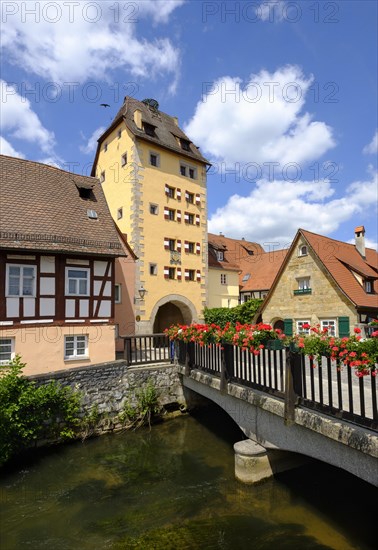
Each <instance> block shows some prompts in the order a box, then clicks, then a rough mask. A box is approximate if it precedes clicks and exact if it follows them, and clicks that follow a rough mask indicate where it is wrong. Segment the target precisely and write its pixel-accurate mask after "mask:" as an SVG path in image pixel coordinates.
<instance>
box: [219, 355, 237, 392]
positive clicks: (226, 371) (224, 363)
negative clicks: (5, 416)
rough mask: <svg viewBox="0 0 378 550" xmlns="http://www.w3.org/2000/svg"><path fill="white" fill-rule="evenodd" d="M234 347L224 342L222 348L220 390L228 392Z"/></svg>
mask: <svg viewBox="0 0 378 550" xmlns="http://www.w3.org/2000/svg"><path fill="white" fill-rule="evenodd" d="M233 351H234V348H233V347H232V346H231V345H230V344H224V345H223V348H222V349H221V373H220V375H221V376H220V388H219V389H220V391H221V393H227V384H228V382H229V380H230V379H231V372H232V362H233Z"/></svg>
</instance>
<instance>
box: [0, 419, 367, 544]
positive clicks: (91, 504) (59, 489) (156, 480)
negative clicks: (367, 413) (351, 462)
mask: <svg viewBox="0 0 378 550" xmlns="http://www.w3.org/2000/svg"><path fill="white" fill-rule="evenodd" d="M242 438H243V437H242V434H241V432H240V431H239V429H238V428H236V427H235V425H234V424H233V423H231V422H230V420H229V418H228V417H227V416H224V415H221V414H219V410H217V411H216V414H214V413H212V412H211V411H207V412H205V413H202V415H201V414H199V415H198V414H197V415H196V417H192V416H187V415H183V416H181V417H179V418H176V419H173V420H170V421H167V422H164V423H162V424H158V425H155V426H154V427H153V428H152V430H151V431H149V430H148V429H142V430H139V431H137V432H125V433H121V434H115V435H109V436H102V437H99V438H95V439H90V440H86V441H85V442H83V443H82V442H76V443H71V444H67V445H63V446H60V447H56V448H54V449H51V450H48V451H39V452H38V453H37V454H36V455H34V456H33V457H31V458H29V459H28V461H27V462H25V461H24V462H23V463H22V464H18V465H17V464H13V465H12V468H8V469H7V470H6V471H3V472H2V474H1V477H0V498H1V515H0V529H1V531H0V533H1V534H0V548H1V550H25V549H30V550H40V549H48V550H76V549H77V550H87V549H88V550H89V549H90V550H101V549H108V548H109V549H113V550H116V549H117V550H121V549H139V550H150V549H151V550H152V549H153V550H181V549H182V550H207V549H227V550H239V549H242V550H244V549H246V550H247V549H248V550H250V549H251V550H286V549H287V550H289V549H290V550H307V549H309V550H324V549H330V548H331V549H336V550H352V549H359V550H368V549H369V550H370V549H372V548H376V547H377V546H376V545H375V544H376V543H377V538H376V532H377V531H376V527H375V523H374V522H375V521H376V502H377V491H376V489H375V488H373V487H372V486H370V485H368V484H366V483H364V482H362V481H359V480H357V479H356V478H354V477H353V476H350V475H349V474H345V473H343V472H342V471H340V470H337V469H334V468H332V467H330V466H328V465H324V464H320V463H311V464H310V465H306V467H302V468H299V469H297V470H292V471H291V472H286V473H284V474H280V475H279V476H277V477H276V478H275V479H273V480H269V481H267V482H264V483H262V484H260V485H257V486H247V485H243V484H241V483H239V482H238V481H236V480H235V478H234V453H233V447H232V446H233V443H234V442H236V441H239V440H240V439H242ZM372 499H374V500H375V503H372Z"/></svg>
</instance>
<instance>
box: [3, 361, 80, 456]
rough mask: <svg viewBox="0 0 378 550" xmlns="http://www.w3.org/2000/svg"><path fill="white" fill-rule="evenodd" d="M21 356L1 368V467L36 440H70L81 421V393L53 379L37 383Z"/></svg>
mask: <svg viewBox="0 0 378 550" xmlns="http://www.w3.org/2000/svg"><path fill="white" fill-rule="evenodd" d="M24 367H25V364H24V363H22V362H21V358H20V356H16V358H15V359H14V360H13V361H11V362H10V363H9V364H8V365H4V366H2V367H0V466H1V465H3V464H4V463H5V462H7V461H8V460H9V459H10V458H11V457H12V456H13V455H15V454H17V453H19V452H20V451H22V450H23V449H26V448H28V447H30V446H31V445H32V444H33V443H35V442H37V440H41V439H45V440H52V439H56V438H59V439H70V438H72V437H74V436H75V428H76V427H77V426H78V425H79V424H80V419H79V408H80V394H79V393H77V392H74V391H73V390H72V389H71V388H69V387H62V386H60V385H59V384H58V383H56V382H49V383H48V384H45V385H41V386H37V384H36V383H35V382H32V381H30V380H28V379H27V378H26V377H25V376H23V375H22V369H23V368H24Z"/></svg>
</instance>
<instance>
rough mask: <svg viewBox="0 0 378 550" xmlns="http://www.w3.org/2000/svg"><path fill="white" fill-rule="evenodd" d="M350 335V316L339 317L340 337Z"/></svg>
mask: <svg viewBox="0 0 378 550" xmlns="http://www.w3.org/2000/svg"><path fill="white" fill-rule="evenodd" d="M349 335H350V324H349V317H339V338H343V337H344V336H349Z"/></svg>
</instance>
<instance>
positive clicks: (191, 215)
mask: <svg viewBox="0 0 378 550" xmlns="http://www.w3.org/2000/svg"><path fill="white" fill-rule="evenodd" d="M186 223H188V224H189V225H194V214H188V217H187V220H186Z"/></svg>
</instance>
